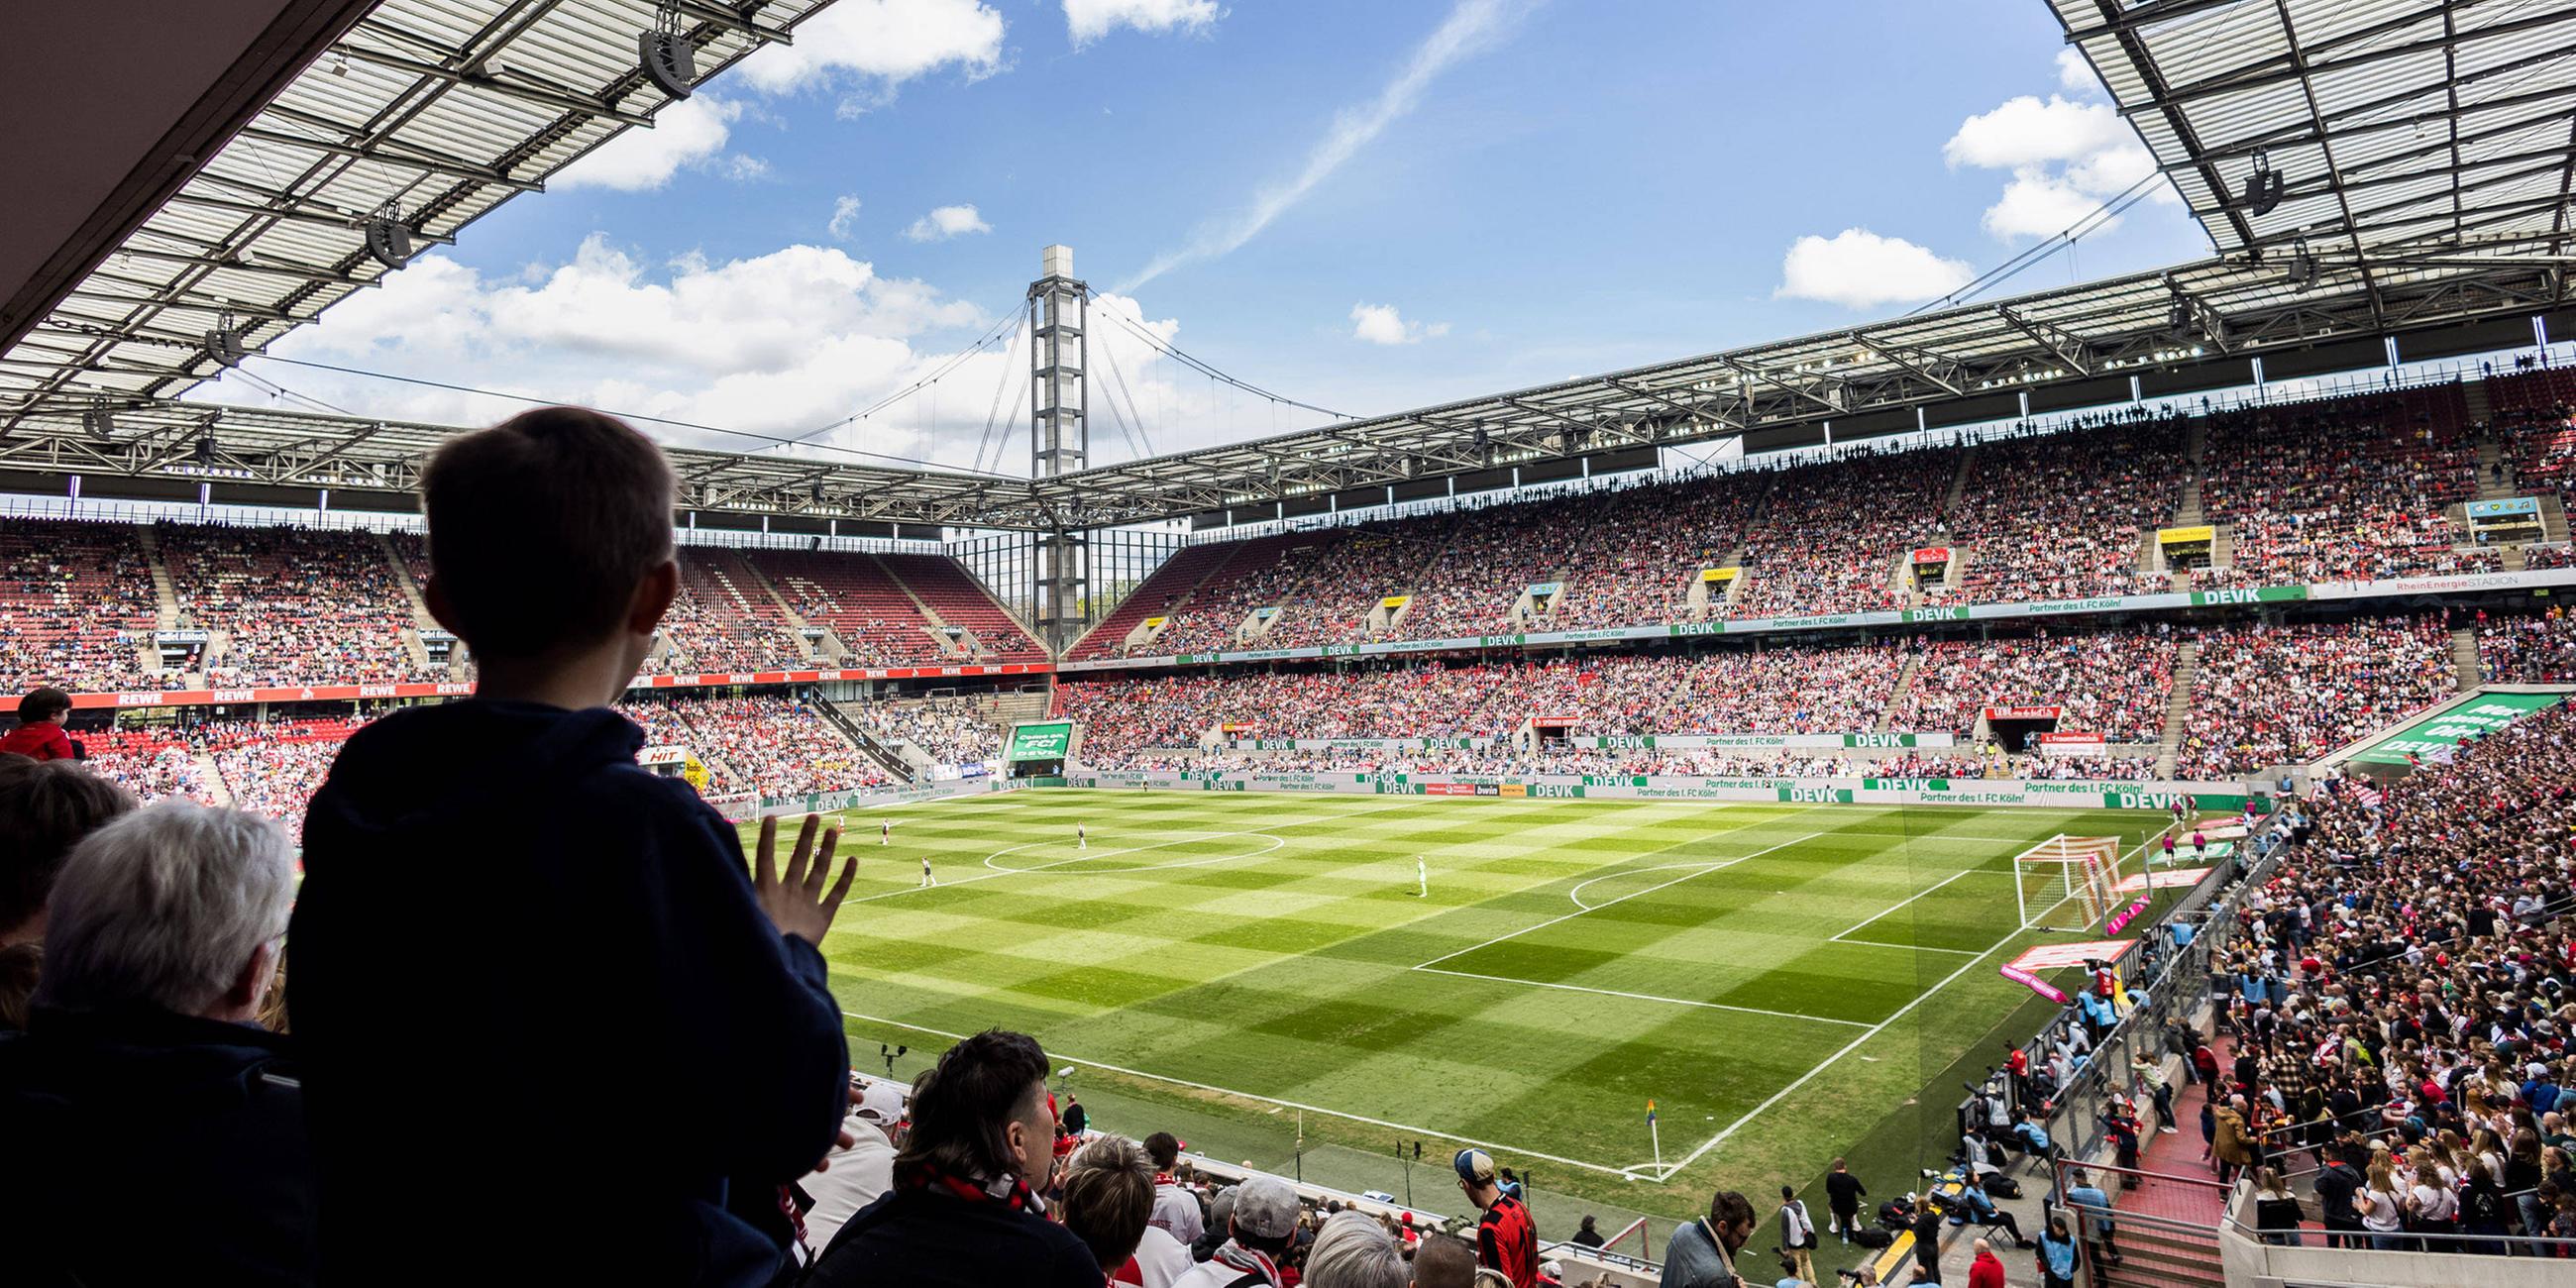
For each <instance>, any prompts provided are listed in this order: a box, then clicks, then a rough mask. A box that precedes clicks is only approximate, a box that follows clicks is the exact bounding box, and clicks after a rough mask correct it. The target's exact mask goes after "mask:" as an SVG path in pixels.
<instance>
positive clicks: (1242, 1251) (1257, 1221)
mask: <svg viewBox="0 0 2576 1288" xmlns="http://www.w3.org/2000/svg"><path fill="white" fill-rule="evenodd" d="M1297 1207H1298V1205H1297V1191H1296V1190H1295V1189H1293V1188H1291V1187H1290V1186H1289V1184H1288V1182H1286V1181H1283V1180H1280V1179H1279V1178H1278V1177H1276V1176H1255V1177H1253V1178H1252V1179H1250V1180H1247V1181H1245V1182H1244V1183H1243V1184H1241V1185H1238V1186H1236V1187H1234V1212H1233V1215H1232V1217H1231V1219H1229V1220H1228V1221H1227V1223H1226V1234H1227V1238H1226V1241H1225V1242H1224V1243H1223V1244H1222V1245H1220V1246H1219V1247H1218V1248H1217V1250H1216V1255H1215V1256H1212V1257H1210V1258H1208V1259H1207V1260H1206V1261H1203V1262H1201V1263H1199V1264H1198V1265H1195V1266H1192V1267H1190V1271H1189V1273H1188V1274H1185V1275H1182V1276H1181V1277H1180V1278H1178V1279H1176V1280H1173V1281H1172V1288H1265V1286H1266V1288H1279V1282H1280V1280H1279V1261H1280V1259H1281V1258H1282V1257H1284V1256H1285V1255H1287V1252H1288V1248H1289V1245H1291V1244H1292V1243H1294V1242H1295V1241H1296V1238H1297Z"/></svg>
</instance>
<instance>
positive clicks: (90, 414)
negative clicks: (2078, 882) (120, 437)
mask: <svg viewBox="0 0 2576 1288" xmlns="http://www.w3.org/2000/svg"><path fill="white" fill-rule="evenodd" d="M81 428H82V429H84V430H87V431H89V436H90V437H92V438H95V439H97V440H98V441H100V442H102V443H104V442H107V441H108V440H110V439H112V438H115V437H116V413H114V412H111V411H109V410H108V409H107V400H106V399H104V398H93V399H91V400H90V404H89V410H87V411H84V412H82V413H81Z"/></svg>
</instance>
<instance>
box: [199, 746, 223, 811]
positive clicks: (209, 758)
mask: <svg viewBox="0 0 2576 1288" xmlns="http://www.w3.org/2000/svg"><path fill="white" fill-rule="evenodd" d="M189 759H191V760H194V761H195V762H197V773H198V775H199V776H200V777H202V778H203V779H204V780H205V784H206V796H207V797H208V800H209V803H211V804H215V805H221V806H223V807H224V808H226V809H230V808H232V804H233V787H232V784H230V783H227V782H225V781H224V775H223V772H222V771H221V770H218V769H216V768H215V753H213V752H211V751H200V752H196V753H194V754H192V755H191V756H190V757H189Z"/></svg>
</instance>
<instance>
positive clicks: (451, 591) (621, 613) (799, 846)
mask: <svg viewBox="0 0 2576 1288" xmlns="http://www.w3.org/2000/svg"><path fill="white" fill-rule="evenodd" d="M421 490H422V495H423V509H424V510H425V512H426V514H427V516H428V519H429V565H430V578H429V584H428V585H427V587H426V588H425V589H424V591H423V594H424V597H425V599H426V600H427V602H428V605H429V610H430V613H431V615H432V616H434V617H436V618H437V619H438V621H439V623H440V624H441V625H443V626H445V627H447V628H448V629H450V630H452V631H454V632H455V633H456V635H457V637H458V638H460V639H462V640H464V641H465V642H466V644H467V645H468V646H470V647H471V648H472V649H473V651H474V657H475V661H476V663H477V665H478V666H479V668H480V670H481V680H480V684H479V686H478V688H477V690H476V692H475V695H474V696H473V698H471V699H470V700H467V701H463V702H452V703H447V704H444V705H440V706H430V707H418V708H414V709H411V710H407V711H401V712H397V713H395V714H394V715H391V716H388V717H386V718H385V719H382V720H379V721H376V722H375V723H374V724H371V725H369V726H367V727H366V728H365V729H364V730H362V731H360V732H359V733H358V734H357V735H356V736H355V737H352V738H351V739H349V742H348V745H347V746H346V748H344V749H343V750H342V751H341V753H340V756H339V759H338V760H337V761H336V762H335V763H334V764H333V765H332V767H331V775H330V777H329V779H328V780H327V781H326V782H325V783H324V784H323V786H322V789H321V790H320V791H319V792H317V793H315V794H314V797H313V802H312V806H311V809H310V812H309V814H308V815H307V818H306V822H305V830H304V838H305V853H304V863H305V870H306V878H305V882H304V886H303V889H302V891H301V892H300V894H299V896H298V898H297V901H296V907H295V917H294V924H293V936H292V942H293V944H294V954H295V971H294V974H293V977H292V980H291V982H290V984H289V991H288V996H287V1002H288V1007H289V1013H290V1014H291V1016H292V1017H293V1020H294V1025H295V1033H296V1038H297V1041H298V1042H299V1043H300V1044H301V1045H302V1048H303V1050H304V1052H305V1054H306V1056H307V1062H306V1065H305V1073H306V1082H305V1092H306V1105H307V1109H308V1111H309V1115H310V1118H311V1122H312V1136H313V1141H314V1147H315V1154H316V1161H317V1164H318V1166H319V1168H320V1173H321V1181H322V1198H321V1202H322V1213H321V1218H320V1219H321V1229H322V1242H323V1248H322V1256H323V1277H324V1279H325V1280H326V1281H349V1282H366V1283H426V1282H436V1283H462V1282H477V1281H484V1280H489V1279H493V1278H503V1279H508V1280H512V1281H517V1282H538V1281H547V1282H560V1283H619V1284H744V1285H750V1284H766V1283H768V1282H769V1281H770V1280H771V1279H772V1278H773V1277H774V1276H776V1275H777V1274H778V1273H779V1271H780V1269H781V1267H782V1265H783V1264H784V1262H785V1258H786V1256H787V1251H786V1249H784V1248H782V1247H781V1246H780V1244H779V1242H778V1241H777V1239H776V1238H775V1237H773V1236H772V1235H769V1234H765V1233H764V1232H763V1231H762V1230H761V1229H760V1228H758V1227H756V1226H755V1225H754V1224H753V1223H751V1222H748V1221H746V1220H744V1219H743V1218H742V1217H741V1216H740V1215H738V1213H740V1212H742V1211H744V1210H746V1209H745V1200H746V1199H750V1200H752V1203H751V1205H750V1206H751V1207H753V1208H757V1207H758V1205H759V1203H761V1202H768V1201H771V1200H769V1199H768V1193H769V1192H772V1191H775V1190H776V1188H777V1187H780V1186H784V1185H787V1184H789V1183H791V1182H793V1181H794V1180H795V1179H796V1178H798V1177H800V1176H803V1175H804V1174H806V1173H807V1172H809V1171H811V1170H813V1167H814V1165H815V1163H816V1162H817V1161H818V1160H820V1159H821V1158H822V1157H823V1156H824V1154H825V1153H826V1151H828V1150H829V1149H830V1148H831V1147H832V1145H833V1142H834V1140H835V1139H836V1137H837V1136H838V1134H839V1130H840V1127H841V1120H842V1115H843V1112H844V1111H845V1110H846V1108H847V1107H848V1098H849V1093H850V1082H849V1067H850V1066H849V1051H848V1048H847V1046H846V1044H845V1042H844V1041H843V1037H842V1030H841V1015H840V1007H839V1004H838V1003H837V1002H836V1001H835V1000H834V999H833V996H832V993H831V990H830V988H829V987H828V981H827V973H826V970H825V967H824V964H823V958H822V954H821V953H820V952H819V951H818V950H817V945H818V944H820V943H821V942H822V939H823V936H824V934H825V932H826V931H828V930H829V929H830V927H831V924H832V918H833V914H834V913H835V912H836V911H837V910H838V908H839V906H840V903H841V899H842V896H843V895H844V894H845V893H846V891H847V890H848V888H849V884H850V879H851V867H850V865H848V864H844V865H843V867H842V872H841V876H840V881H839V884H838V885H836V886H833V887H832V888H831V889H830V890H829V891H828V892H827V891H826V890H825V877H826V876H827V875H828V872H829V869H830V866H831V861H832V856H833V850H834V848H835V846H836V845H837V843H838V839H839V836H838V833H837V832H826V833H824V834H823V836H822V838H821V843H820V845H819V847H818V846H817V844H816V837H815V833H816V827H817V820H815V819H814V818H812V817H810V816H809V817H808V818H807V819H806V820H805V823H804V827H803V829H802V831H801V833H800V834H799V836H798V837H797V839H796V842H795V849H794V851H793V853H792V854H791V855H790V856H789V857H788V860H787V865H786V871H785V874H784V876H783V877H782V876H781V875H780V874H779V872H778V865H777V861H776V859H777V833H776V825H775V822H774V820H773V821H771V822H768V823H764V824H763V826H762V831H761V839H760V847H759V853H758V856H757V857H758V866H757V869H756V871H754V872H750V873H746V871H745V861H744V856H743V850H742V844H741V840H740V838H739V837H738V836H737V834H736V833H735V831H734V828H733V826H732V824H730V823H728V822H726V821H725V819H724V818H723V817H722V816H721V815H719V814H717V813H716V812H715V810H714V809H712V808H710V807H709V806H708V805H707V804H706V802H704V801H702V800H700V799H699V798H698V796H697V794H696V793H695V792H694V791H693V790H692V789H691V788H690V787H689V786H688V784H686V783H684V782H682V781H680V780H678V779H670V778H658V777H655V776H654V775H652V774H650V773H647V772H645V770H644V769H643V768H642V767H641V766H639V765H637V764H636V761H635V756H636V752H637V751H638V750H639V749H640V748H641V747H642V746H643V742H644V735H643V732H642V731H641V730H639V729H637V728H636V727H635V725H633V724H632V723H630V722H629V721H627V720H626V718H625V717H623V716H620V715H618V714H617V713H616V712H614V711H612V710H610V709H609V704H610V703H612V702H614V701H615V700H616V699H617V698H618V696H619V695H620V694H622V693H623V692H624V691H625V689H626V686H627V683H628V682H629V681H630V680H632V679H633V678H634V676H635V674H636V671H637V669H638V668H639V667H640V666H641V665H642V664H643V661H644V658H645V656H646V654H647V653H649V652H650V651H651V649H652V646H653V639H654V634H655V631H656V630H657V628H658V627H659V625H660V623H661V620H662V615H663V613H664V612H665V611H666V610H668V609H669V608H670V606H671V599H672V596H673V595H674V593H675V592H676V589H677V586H678V579H679V569H678V565H677V564H676V563H675V562H674V559H673V547H672V538H671V513H672V505H673V499H674V497H673V481H672V475H671V469H670V465H669V463H668V462H666V461H665V460H664V459H663V457H662V453H661V451H660V449H658V448H656V447H655V446H654V445H653V444H652V442H651V441H649V440H647V439H646V438H645V437H644V436H643V435H641V434H638V433H637V432H635V430H634V429H632V428H630V427H629V426H627V425H626V424H625V423H624V422H622V421H619V420H617V419H615V418H613V417H609V416H604V415H601V414H599V413H597V412H591V411H583V410H579V409H575V408H565V407H555V408H547V409H545V410H541V411H533V412H529V413H527V414H525V415H522V416H518V417H515V418H513V419H511V420H509V421H507V422H504V423H503V424H501V425H499V426H497V427H495V428H493V429H488V430H484V431H482V432H480V433H475V434H468V435H465V436H463V437H460V438H457V439H454V440H452V441H450V442H449V443H448V444H447V445H446V446H445V447H443V448H441V449H440V450H439V452H438V454H437V455H436V456H435V457H433V458H432V459H431V461H430V463H429V467H428V470H427V472H426V474H425V475H424V476H423V480H422V488H421ZM389 1116H390V1117H389ZM395 1119H398V1120H399V1121H400V1123H401V1125H402V1133H401V1134H402V1139H403V1146H402V1150H401V1155H402V1157H401V1162H400V1164H399V1165H398V1166H391V1167H389V1166H387V1165H386V1155H385V1152H384V1141H385V1136H384V1132H385V1129H386V1124H387V1123H388V1121H390V1120H395ZM609 1154H616V1155H618V1156H619V1157H620V1159H621V1162H620V1165H619V1166H618V1168H617V1169H616V1173H617V1174H616V1179H615V1183H614V1184H613V1185H612V1186H610V1187H608V1188H606V1189H603V1190H600V1191H597V1192H592V1193H584V1194H580V1195H575V1196H568V1195H567V1193H566V1192H565V1191H564V1190H563V1188H562V1185H563V1183H564V1182H565V1180H566V1179H567V1178H571V1177H578V1176H583V1175H596V1174H598V1172H599V1163H600V1160H601V1158H602V1157H604V1156H607V1155H609ZM568 1197H573V1198H578V1199H579V1200H580V1202H579V1204H578V1210H579V1222H578V1225H579V1228H578V1229H577V1230H576V1229H574V1228H571V1227H570V1226H568V1225H567V1223H566V1213H567V1211H568V1210H569V1209H567V1207H566V1201H567V1198H568ZM496 1258H497V1259H498V1260H496Z"/></svg>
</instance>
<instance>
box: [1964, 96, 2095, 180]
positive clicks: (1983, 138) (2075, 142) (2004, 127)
mask: <svg viewBox="0 0 2576 1288" xmlns="http://www.w3.org/2000/svg"><path fill="white" fill-rule="evenodd" d="M2137 141H2138V139H2137V135H2135V134H2133V133H2131V132H2130V130H2129V125H2128V122H2126V121H2123V120H2121V119H2120V113H2119V111H2118V110H2117V109H2115V108H2113V107H2112V106H2111V105H2110V104H2108V103H2070V102H2068V101H2066V100H2065V99H2063V98H2060V97H2058V96H2057V95H2055V94H2051V95H2049V96H2048V101H2047V102H2045V103H2043V102H2041V101H2040V100H2039V99H2038V98H2037V97H2035V96H2033V95H2029V94H2024V95H2021V96H2020V97H2017V98H2009V99H2006V100H2004V102H2003V104H2002V105H2001V106H1998V107H1997V108H1995V109H1994V110H1993V111H1991V112H1982V113H1979V114H1978V115H1975V116H1971V117H1969V118H1968V119H1967V120H1965V121H1963V122H1961V123H1960V125H1959V131H1958V133H1956V134H1953V135H1951V136H1950V141H1949V142H1948V143H1945V144H1943V145H1941V157H1942V159H1943V160H1945V161H1948V162H1949V163H1950V164H1951V165H1953V166H1962V165H1972V166H1983V167H1987V168H1990V169H2008V168H2011V167H2014V166H2025V165H2036V164H2039V163H2041V162H2045V161H2075V160H2080V159H2082V158H2084V157H2088V156H2091V155H2093V154H2094V153H2096V152H2101V151H2104V150H2106V149H2110V148H2115V147H2120V146H2123V145H2129V146H2134V145H2135V144H2136V143H2137Z"/></svg>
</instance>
